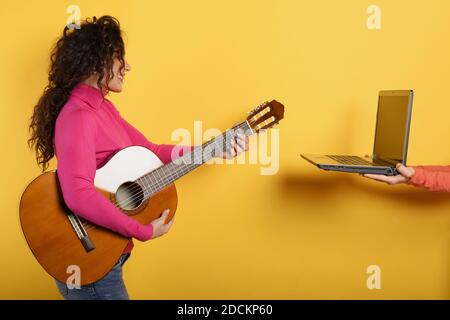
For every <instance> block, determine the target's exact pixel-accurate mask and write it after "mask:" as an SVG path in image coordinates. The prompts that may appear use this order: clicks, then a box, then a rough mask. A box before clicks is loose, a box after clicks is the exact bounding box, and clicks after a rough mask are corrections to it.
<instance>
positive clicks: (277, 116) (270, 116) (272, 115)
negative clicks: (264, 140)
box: [247, 100, 284, 133]
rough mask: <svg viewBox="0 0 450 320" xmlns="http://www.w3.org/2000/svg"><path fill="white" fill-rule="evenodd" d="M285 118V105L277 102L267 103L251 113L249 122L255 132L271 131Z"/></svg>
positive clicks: (248, 118)
mask: <svg viewBox="0 0 450 320" xmlns="http://www.w3.org/2000/svg"><path fill="white" fill-rule="evenodd" d="M283 118H284V105H282V104H281V103H279V102H278V101H276V100H272V101H270V102H268V101H266V102H264V103H263V104H261V105H259V106H258V107H256V108H255V109H253V110H252V111H250V112H249V115H248V117H247V122H248V124H249V126H250V127H251V128H252V130H253V132H255V133H258V132H259V131H261V130H265V129H269V128H271V127H273V126H275V125H277V124H278V122H280V120H281V119H283Z"/></svg>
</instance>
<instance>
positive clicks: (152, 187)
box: [136, 121, 253, 199]
mask: <svg viewBox="0 0 450 320" xmlns="http://www.w3.org/2000/svg"><path fill="white" fill-rule="evenodd" d="M238 133H242V134H244V135H246V136H250V135H252V134H253V130H252V129H251V127H250V126H249V124H248V122H247V121H244V122H241V123H239V124H238V125H236V126H234V127H233V128H231V129H230V130H227V131H225V132H224V133H222V134H221V135H219V136H217V137H215V138H213V139H211V140H210V141H208V142H205V143H204V144H202V145H200V146H197V147H195V148H194V149H193V150H192V151H191V152H188V153H186V154H184V155H183V156H181V157H179V158H177V159H175V160H173V161H171V162H170V163H168V164H165V165H163V166H161V167H159V168H158V169H156V170H153V171H151V172H149V173H147V174H145V175H143V176H142V177H140V178H138V179H137V180H136V182H137V183H139V184H140V185H141V186H142V188H143V191H144V198H145V199H148V198H149V197H150V196H152V195H153V194H155V193H157V192H158V191H160V190H162V189H164V188H165V187H166V186H168V185H169V184H171V183H173V182H175V181H176V180H178V179H179V178H181V177H182V176H184V175H185V174H187V173H188V172H191V171H192V170H194V169H196V168H198V167H199V166H201V165H203V164H204V163H206V162H207V161H209V160H211V159H212V158H214V157H215V156H216V154H217V152H220V153H221V152H223V151H224V150H228V149H229V148H230V144H231V141H232V139H234V138H235V137H236V135H237V134H238Z"/></svg>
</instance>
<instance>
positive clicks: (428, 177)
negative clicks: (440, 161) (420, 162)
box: [409, 166, 450, 192]
mask: <svg viewBox="0 0 450 320" xmlns="http://www.w3.org/2000/svg"><path fill="white" fill-rule="evenodd" d="M414 171H415V173H414V176H413V177H412V178H411V180H409V184H412V185H414V186H417V187H424V188H427V189H429V190H431V191H446V192H450V166H415V167H414Z"/></svg>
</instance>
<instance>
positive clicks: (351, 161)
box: [327, 156, 373, 166]
mask: <svg viewBox="0 0 450 320" xmlns="http://www.w3.org/2000/svg"><path fill="white" fill-rule="evenodd" d="M327 157H329V158H331V159H333V160H335V161H337V162H339V163H342V164H348V165H363V166H373V163H372V162H369V161H367V160H364V159H363V158H361V157H356V156H327Z"/></svg>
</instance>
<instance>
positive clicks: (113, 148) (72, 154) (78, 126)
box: [54, 83, 192, 253]
mask: <svg viewBox="0 0 450 320" xmlns="http://www.w3.org/2000/svg"><path fill="white" fill-rule="evenodd" d="M54 142H55V154H56V157H57V159H58V165H57V175H58V179H59V182H60V185H61V189H62V193H63V197H64V201H65V203H66V205H67V206H68V208H69V209H70V210H72V211H73V212H74V213H75V214H77V215H79V216H80V217H83V218H85V219H87V220H89V221H90V222H92V223H94V224H97V225H99V226H102V227H105V228H108V229H110V230H113V231H115V232H117V233H119V234H121V235H123V236H125V237H129V238H136V239H138V240H140V241H146V240H149V239H151V237H152V234H153V227H152V225H151V224H148V225H143V224H140V223H139V222H137V221H136V220H134V219H132V218H130V217H128V216H127V215H125V214H124V213H122V212H121V211H120V210H119V209H118V208H116V207H115V206H114V205H113V204H112V203H111V202H110V201H109V200H108V199H106V198H105V197H104V196H103V195H101V194H100V193H99V192H97V191H96V190H95V187H94V177H95V171H96V170H97V169H98V168H99V167H101V166H102V165H103V164H104V163H106V162H107V160H109V159H110V158H111V157H112V156H113V155H114V154H115V153H116V152H118V151H120V150H121V149H123V148H125V147H129V146H132V145H138V146H144V147H147V148H148V149H150V150H151V151H153V152H154V153H155V154H156V155H157V156H158V157H159V158H160V159H161V161H162V162H163V163H168V162H170V161H172V159H171V154H172V149H173V148H174V147H175V146H174V145H166V144H160V145H158V144H154V143H152V142H150V141H148V140H147V139H146V138H145V137H144V135H143V134H141V133H140V132H139V131H138V130H137V129H136V128H134V127H133V126H131V125H130V124H129V123H128V122H127V121H125V120H124V119H123V118H122V117H121V116H120V114H119V112H118V111H117V109H116V108H115V107H114V105H113V104H112V103H111V102H110V101H109V100H107V99H106V98H104V97H103V96H102V94H101V91H100V90H98V89H96V88H94V87H91V86H89V85H87V84H84V83H79V84H78V85H76V86H75V88H74V89H73V90H72V92H71V95H70V97H69V99H68V101H67V102H66V104H65V105H64V107H63V108H62V110H61V112H60V114H59V115H58V118H57V120H56V126H55V136H54ZM191 148H192V147H187V146H186V147H184V148H183V149H182V152H181V154H183V153H184V152H186V151H187V150H191ZM132 248H133V242H132V241H130V242H129V244H128V246H127V247H126V248H125V251H124V253H127V252H130V251H131V250H132Z"/></svg>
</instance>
